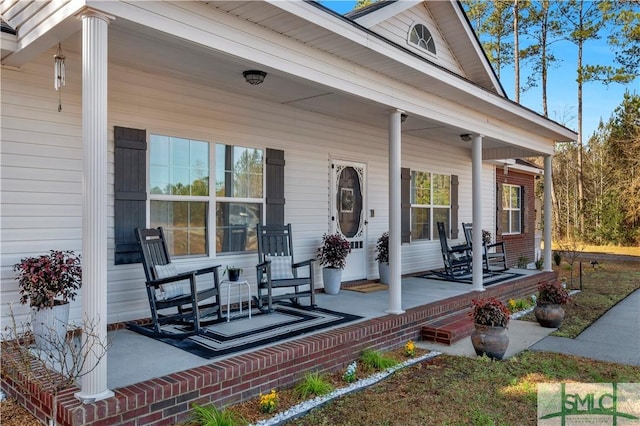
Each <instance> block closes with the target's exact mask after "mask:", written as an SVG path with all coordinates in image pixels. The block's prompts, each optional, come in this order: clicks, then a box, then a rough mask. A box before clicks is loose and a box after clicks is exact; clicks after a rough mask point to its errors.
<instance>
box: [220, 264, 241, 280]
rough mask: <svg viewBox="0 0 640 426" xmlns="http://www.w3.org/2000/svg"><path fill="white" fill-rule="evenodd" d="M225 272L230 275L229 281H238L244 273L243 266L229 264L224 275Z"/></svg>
mask: <svg viewBox="0 0 640 426" xmlns="http://www.w3.org/2000/svg"><path fill="white" fill-rule="evenodd" d="M225 274H226V275H227V276H228V277H229V281H238V280H239V279H240V275H241V274H242V268H238V267H236V266H228V265H227V267H226V268H225V269H224V272H223V273H222V275H223V276H224V275H225Z"/></svg>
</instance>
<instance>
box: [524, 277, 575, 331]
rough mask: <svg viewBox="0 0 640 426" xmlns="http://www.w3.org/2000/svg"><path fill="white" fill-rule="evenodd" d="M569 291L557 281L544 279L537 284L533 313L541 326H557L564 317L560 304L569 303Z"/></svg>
mask: <svg viewBox="0 0 640 426" xmlns="http://www.w3.org/2000/svg"><path fill="white" fill-rule="evenodd" d="M569 300H571V298H570V297H569V292H567V290H566V289H565V288H564V286H563V285H562V284H561V283H559V282H558V281H546V282H542V283H540V284H538V297H537V299H536V307H535V308H534V309H533V313H534V314H535V316H536V319H537V320H538V323H540V325H541V326H543V327H547V328H557V327H560V325H561V324H562V320H563V319H564V309H562V305H565V304H567V303H569Z"/></svg>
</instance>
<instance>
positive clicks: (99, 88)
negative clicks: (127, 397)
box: [75, 9, 113, 403]
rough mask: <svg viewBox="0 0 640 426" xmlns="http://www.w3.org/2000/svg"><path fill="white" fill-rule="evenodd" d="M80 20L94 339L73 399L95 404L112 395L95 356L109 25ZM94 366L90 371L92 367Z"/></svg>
mask: <svg viewBox="0 0 640 426" xmlns="http://www.w3.org/2000/svg"><path fill="white" fill-rule="evenodd" d="M78 17H79V18H80V19H82V150H83V164H82V165H83V179H84V185H83V194H82V209H83V213H82V308H83V321H88V322H89V323H90V324H91V325H94V326H95V330H94V334H95V336H87V335H83V336H82V338H83V339H90V340H89V341H87V342H86V345H85V348H86V349H85V353H84V356H85V357H86V362H85V367H84V371H83V374H84V375H83V376H82V379H81V389H80V392H78V393H76V395H75V396H76V398H78V399H80V400H81V401H83V402H87V403H89V402H93V401H98V400H101V399H105V398H109V397H111V396H113V392H112V391H110V390H109V389H107V357H106V355H105V356H102V357H100V354H96V353H94V352H93V351H92V350H91V349H92V348H93V349H94V350H96V349H98V348H100V344H99V343H91V342H92V341H94V342H103V343H104V345H105V347H106V341H107V65H108V61H107V36H108V30H107V26H108V24H109V21H110V20H111V19H110V18H109V17H107V16H105V15H103V14H100V13H98V12H95V11H93V10H91V9H87V10H84V11H83V12H82V13H81V14H80V15H78ZM94 365H97V367H96V368H95V369H94V370H93V371H89V370H90V369H91V367H93V366H94Z"/></svg>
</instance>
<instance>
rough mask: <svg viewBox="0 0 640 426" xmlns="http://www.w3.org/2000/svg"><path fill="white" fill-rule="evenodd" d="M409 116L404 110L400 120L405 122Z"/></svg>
mask: <svg viewBox="0 0 640 426" xmlns="http://www.w3.org/2000/svg"><path fill="white" fill-rule="evenodd" d="M407 117H409V116H408V115H407V114H405V113H404V112H403V113H402V114H400V122H401V123H404V122H405V121H406V120H407Z"/></svg>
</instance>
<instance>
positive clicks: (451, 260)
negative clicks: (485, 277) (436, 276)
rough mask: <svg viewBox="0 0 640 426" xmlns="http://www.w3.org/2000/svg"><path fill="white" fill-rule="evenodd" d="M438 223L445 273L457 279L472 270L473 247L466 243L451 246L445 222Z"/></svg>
mask: <svg viewBox="0 0 640 426" xmlns="http://www.w3.org/2000/svg"><path fill="white" fill-rule="evenodd" d="M436 225H437V227H438V236H439V237H440V248H441V250H442V260H443V262H444V271H445V274H446V275H448V276H449V277H451V278H454V279H455V278H456V276H457V275H461V274H466V273H469V272H471V247H470V246H468V245H466V244H465V245H461V246H455V247H449V243H447V233H446V231H445V229H444V223H443V222H437V223H436Z"/></svg>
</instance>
